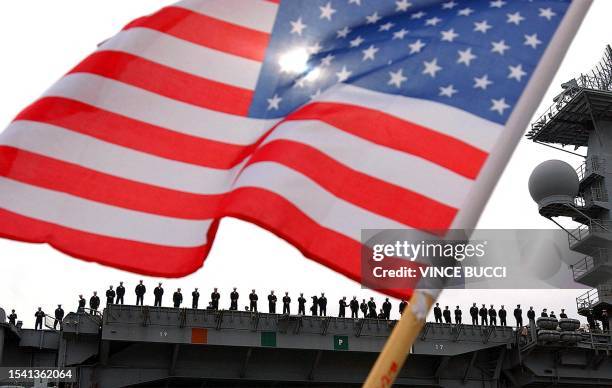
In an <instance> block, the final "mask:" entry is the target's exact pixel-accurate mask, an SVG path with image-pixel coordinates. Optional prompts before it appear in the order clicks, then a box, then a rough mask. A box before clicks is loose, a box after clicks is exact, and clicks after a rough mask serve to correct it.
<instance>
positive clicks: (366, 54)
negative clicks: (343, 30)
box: [361, 45, 379, 61]
mask: <svg viewBox="0 0 612 388" xmlns="http://www.w3.org/2000/svg"><path fill="white" fill-rule="evenodd" d="M378 50H379V49H378V48H376V47H374V45H370V47H368V48H367V49H365V50H361V52H362V53H363V58H362V61H367V60H374V56H375V55H376V53H377V52H378Z"/></svg>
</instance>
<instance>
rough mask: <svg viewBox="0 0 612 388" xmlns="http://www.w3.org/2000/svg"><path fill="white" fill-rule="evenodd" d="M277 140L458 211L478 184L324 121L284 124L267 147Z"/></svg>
mask: <svg viewBox="0 0 612 388" xmlns="http://www.w3.org/2000/svg"><path fill="white" fill-rule="evenodd" d="M277 139H287V140H293V141H296V142H299V143H303V144H307V145H310V146H312V147H314V148H316V149H318V150H319V151H321V152H323V153H325V154H327V155H328V156H329V157H331V158H332V159H334V160H336V161H338V162H340V163H342V164H343V165H345V166H347V167H349V168H352V169H354V170H356V171H359V172H362V173H364V174H367V175H370V176H372V177H374V178H377V179H380V180H382V181H387V182H389V183H392V184H395V185H398V186H400V187H403V188H405V189H408V190H411V191H414V192H417V193H419V194H422V195H425V196H427V197H429V198H433V199H435V200H437V201H439V202H442V203H445V204H447V205H449V206H452V207H455V208H457V207H459V206H461V205H462V204H463V201H465V198H466V196H467V193H468V192H469V190H470V188H471V186H472V184H473V183H474V181H472V180H471V179H468V178H465V177H463V176H461V175H459V174H456V173H454V172H452V171H450V170H448V169H446V168H444V167H441V166H439V165H437V164H435V163H432V162H430V161H428V160H426V159H423V158H419V157H417V156H414V155H410V154H407V153H404V152H400V151H396V150H393V149H390V148H387V147H384V146H381V145H378V144H375V143H372V142H369V141H367V140H364V139H362V138H360V137H357V136H354V135H351V134H349V133H347V132H344V131H341V130H339V129H337V128H335V127H333V126H331V125H328V124H326V123H323V122H320V121H315V120H302V121H287V122H284V123H282V124H280V125H279V126H278V127H276V129H275V130H274V131H273V132H272V133H271V134H270V136H269V137H267V138H266V140H265V142H264V144H266V143H270V142H271V141H273V140H277ZM389 166H393V168H389ZM415 171H418V174H415ZM449 188H452V189H449Z"/></svg>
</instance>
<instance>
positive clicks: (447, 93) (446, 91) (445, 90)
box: [439, 84, 458, 98]
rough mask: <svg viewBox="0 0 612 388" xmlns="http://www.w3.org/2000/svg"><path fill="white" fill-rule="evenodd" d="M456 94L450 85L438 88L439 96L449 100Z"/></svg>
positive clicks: (455, 90)
mask: <svg viewBox="0 0 612 388" xmlns="http://www.w3.org/2000/svg"><path fill="white" fill-rule="evenodd" d="M457 92H458V90H457V89H455V87H454V86H453V85H452V84H450V85H448V86H445V87H440V94H439V95H440V96H444V97H449V98H450V97H452V96H453V94H455V93H457Z"/></svg>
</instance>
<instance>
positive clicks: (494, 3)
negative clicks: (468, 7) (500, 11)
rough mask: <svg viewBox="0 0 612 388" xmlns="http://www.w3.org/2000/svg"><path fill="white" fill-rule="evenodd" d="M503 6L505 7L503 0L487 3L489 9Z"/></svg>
mask: <svg viewBox="0 0 612 388" xmlns="http://www.w3.org/2000/svg"><path fill="white" fill-rule="evenodd" d="M504 5H506V2H505V1H503V0H496V1H491V2H490V3H489V7H491V8H501V7H503V6H504Z"/></svg>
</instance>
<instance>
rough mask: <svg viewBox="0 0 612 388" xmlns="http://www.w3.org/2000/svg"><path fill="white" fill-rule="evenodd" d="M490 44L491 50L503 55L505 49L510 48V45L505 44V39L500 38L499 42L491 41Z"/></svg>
mask: <svg viewBox="0 0 612 388" xmlns="http://www.w3.org/2000/svg"><path fill="white" fill-rule="evenodd" d="M491 44H492V45H493V48H492V49H491V52H494V53H499V54H500V55H504V53H505V52H506V50H508V49H509V48H510V46H508V45H507V44H506V41H505V40H500V41H499V42H491Z"/></svg>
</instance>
